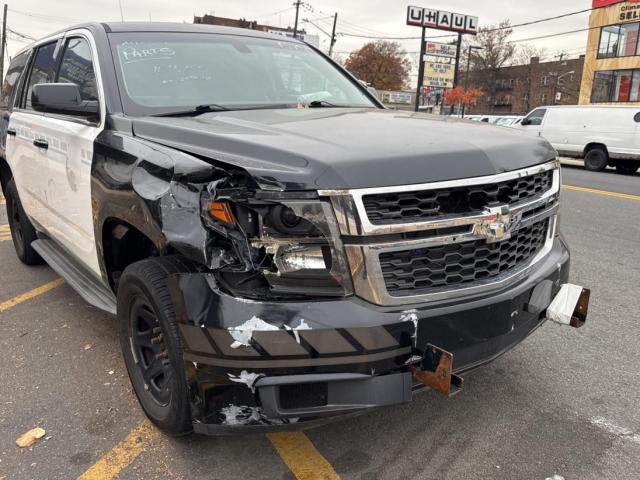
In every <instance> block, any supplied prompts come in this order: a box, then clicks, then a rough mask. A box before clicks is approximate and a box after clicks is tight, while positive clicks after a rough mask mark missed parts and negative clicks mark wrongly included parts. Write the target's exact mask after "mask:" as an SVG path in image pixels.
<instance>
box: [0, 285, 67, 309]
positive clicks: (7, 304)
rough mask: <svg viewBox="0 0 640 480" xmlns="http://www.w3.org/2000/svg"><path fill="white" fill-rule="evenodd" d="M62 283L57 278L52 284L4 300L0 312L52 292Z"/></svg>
mask: <svg viewBox="0 0 640 480" xmlns="http://www.w3.org/2000/svg"><path fill="white" fill-rule="evenodd" d="M63 283H64V280H63V279H62V278H58V279H56V280H53V281H52V282H49V283H45V284H44V285H42V286H40V287H38V288H34V289H33V290H29V291H28V292H25V293H21V294H20V295H17V296H15V297H13V298H10V299H9V300H5V301H4V302H2V303H0V312H4V311H5V310H9V309H10V308H13V307H15V306H16V305H18V304H20V303H22V302H26V301H27V300H30V299H32V298H33V297H37V296H38V295H42V294H43V293H46V292H48V291H49V290H53V289H54V288H56V287H59V286H60V285H62V284H63Z"/></svg>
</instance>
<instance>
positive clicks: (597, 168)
mask: <svg viewBox="0 0 640 480" xmlns="http://www.w3.org/2000/svg"><path fill="white" fill-rule="evenodd" d="M608 163H609V155H608V154H607V151H606V150H605V149H604V148H602V147H594V148H592V149H591V150H589V151H588V152H587V154H586V155H585V156H584V167H585V168H586V169H587V170H589V171H591V172H601V171H602V170H604V169H605V168H607V164H608Z"/></svg>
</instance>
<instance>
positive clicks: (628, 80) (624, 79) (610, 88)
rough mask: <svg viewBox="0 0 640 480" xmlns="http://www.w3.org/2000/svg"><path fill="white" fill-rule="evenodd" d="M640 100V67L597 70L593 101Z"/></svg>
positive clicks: (592, 95) (594, 79)
mask: <svg viewBox="0 0 640 480" xmlns="http://www.w3.org/2000/svg"><path fill="white" fill-rule="evenodd" d="M638 101H640V69H636V70H607V71H601V72H596V74H595V76H594V78H593V88H592V90H591V103H603V102H638Z"/></svg>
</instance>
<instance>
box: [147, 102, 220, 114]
mask: <svg viewBox="0 0 640 480" xmlns="http://www.w3.org/2000/svg"><path fill="white" fill-rule="evenodd" d="M227 111H229V109H228V108H227V107H223V106H222V105H217V104H215V103H210V104H208V105H198V106H197V107H194V108H192V109H190V110H179V111H176V112H167V113H156V114H154V115H151V116H152V117H195V116H197V115H202V114H203V113H208V112H227Z"/></svg>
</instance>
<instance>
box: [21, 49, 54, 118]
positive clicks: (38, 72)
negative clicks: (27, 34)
mask: <svg viewBox="0 0 640 480" xmlns="http://www.w3.org/2000/svg"><path fill="white" fill-rule="evenodd" d="M55 50H56V42H52V43H47V44H46V45H42V46H41V47H38V50H37V51H36V54H35V58H34V60H33V64H32V67H31V73H30V74H29V82H28V83H27V88H26V90H25V97H24V98H23V105H24V108H26V109H28V110H33V108H32V107H31V90H33V86H34V85H38V84H39V83H51V82H53V77H54V75H55V59H54V53H55Z"/></svg>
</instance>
